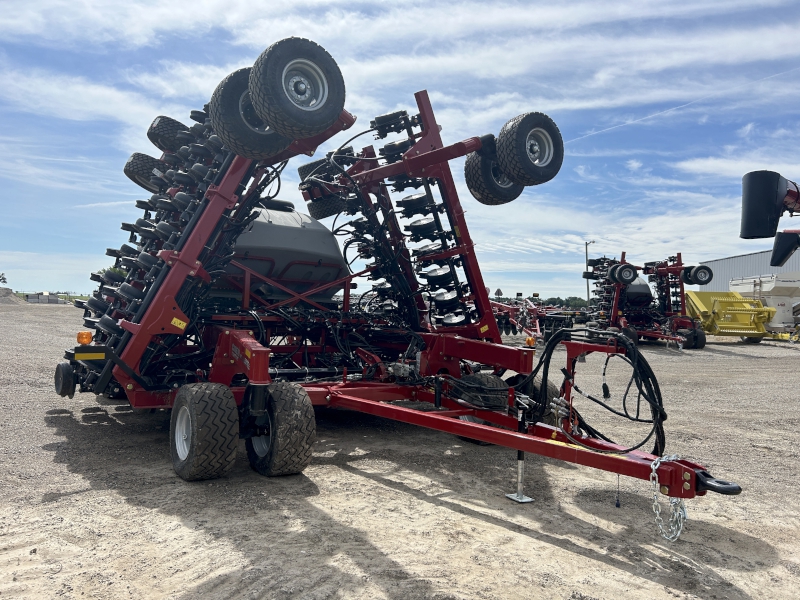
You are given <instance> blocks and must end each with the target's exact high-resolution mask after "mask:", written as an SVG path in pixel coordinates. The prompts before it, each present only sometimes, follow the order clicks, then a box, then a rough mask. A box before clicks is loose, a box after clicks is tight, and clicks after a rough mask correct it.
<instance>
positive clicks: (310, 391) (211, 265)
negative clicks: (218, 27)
mask: <svg viewBox="0 0 800 600" xmlns="http://www.w3.org/2000/svg"><path fill="white" fill-rule="evenodd" d="M344 97H345V91H344V82H343V81H342V78H341V74H340V72H339V69H338V66H337V65H336V63H335V62H334V60H333V59H332V58H331V57H330V56H329V55H328V54H327V52H325V50H323V49H322V48H320V47H319V46H317V45H316V44H314V43H313V42H309V41H307V40H302V39H298V38H290V39H287V40H282V41H280V42H277V43H276V44H274V45H273V46H271V47H270V48H268V49H267V50H266V51H265V52H264V53H263V54H262V55H261V56H260V57H259V59H258V60H257V61H256V63H255V64H254V66H253V67H252V69H251V68H247V69H240V70H239V71H236V72H234V73H232V74H231V75H229V76H228V77H227V78H225V79H224V80H223V81H222V82H221V83H220V85H219V86H218V87H217V89H216V90H215V92H214V94H213V96H212V99H211V102H210V103H209V104H208V105H207V106H206V107H205V108H204V110H202V111H193V112H192V115H191V117H192V119H193V120H194V121H196V123H195V124H194V125H192V126H191V127H187V126H185V125H183V124H181V123H180V122H178V121H175V120H173V119H169V118H168V117H159V118H157V119H156V120H155V121H154V122H153V124H152V125H151V127H150V130H149V131H148V137H150V139H151V140H152V141H153V142H154V143H155V144H156V146H158V147H159V148H160V149H161V150H162V151H163V155H162V156H161V158H160V159H155V158H151V157H147V156H146V155H142V154H134V155H133V156H132V157H131V159H130V160H129V161H128V164H127V165H126V168H125V172H126V174H127V175H128V176H129V177H130V178H131V179H132V180H133V181H135V182H136V183H138V184H139V185H140V186H142V187H143V188H145V189H147V190H148V191H150V192H152V196H151V197H150V198H149V199H148V200H140V201H137V206H139V207H140V208H142V209H143V210H144V217H143V218H141V219H139V220H137V221H136V222H135V223H128V224H123V229H124V230H126V231H129V232H130V239H129V242H128V244H124V245H123V246H122V247H121V248H120V249H119V250H117V249H110V250H109V251H108V254H109V255H110V256H112V257H114V258H115V265H114V268H113V269H107V270H105V271H103V272H101V273H95V274H93V275H92V278H93V279H95V280H96V281H98V283H99V287H98V290H97V291H96V292H95V293H94V294H93V296H92V297H91V298H90V299H89V300H87V301H86V302H83V303H80V304H79V306H80V307H81V308H83V309H84V311H85V312H84V324H85V326H86V328H87V331H83V332H81V333H80V334H79V343H80V344H79V345H78V346H76V347H75V348H74V349H71V350H68V351H67V352H66V356H65V358H66V359H67V361H66V362H63V363H61V364H59V365H58V367H57V369H56V376H55V384H56V391H57V392H58V393H59V394H61V395H62V396H69V397H72V396H73V394H74V393H75V392H76V390H77V391H81V392H93V393H95V394H105V395H107V396H111V397H120V398H121V397H125V398H127V400H128V401H129V402H130V404H131V406H133V407H134V408H150V409H171V423H170V440H171V442H170V443H171V451H172V460H173V466H174V468H175V470H176V472H177V473H178V474H179V475H180V476H181V477H182V478H184V479H187V480H198V479H208V478H213V477H219V476H222V475H224V474H225V473H227V472H228V470H229V469H230V468H231V466H232V464H233V461H234V460H235V456H236V446H237V443H238V440H239V439H244V440H245V441H246V447H247V454H248V458H249V461H250V464H251V466H252V467H253V468H254V469H255V470H256V471H258V472H259V473H262V474H264V475H284V474H291V473H298V472H300V471H302V470H303V469H304V468H305V467H306V466H307V465H308V464H309V462H310V460H311V455H312V451H311V449H312V446H313V443H314V440H315V431H316V425H315V416H314V410H313V407H314V406H325V407H334V408H343V409H349V410H355V411H360V412H364V413H369V414H372V415H378V416H381V417H385V418H389V419H394V420H397V421H403V422H407V423H414V424H417V425H420V426H422V427H428V428H430V429H435V430H439V431H444V432H448V433H452V434H455V435H459V436H462V437H465V438H468V439H471V440H477V441H482V442H489V443H493V444H498V445H502V446H506V447H508V448H512V449H515V450H517V452H518V458H519V465H520V469H519V486H520V487H519V489H518V492H517V493H516V494H511V495H510V497H512V498H513V499H515V500H519V501H524V500H525V497H524V496H523V495H522V491H521V485H522V465H523V464H524V463H523V459H524V453H534V454H538V455H543V456H549V457H552V458H557V459H560V460H565V461H569V462H573V463H577V464H582V465H587V466H591V467H594V468H598V469H603V470H606V471H610V472H613V473H618V474H622V475H627V476H631V477H636V478H639V479H644V480H648V481H650V482H652V485H653V486H654V488H655V489H656V490H657V491H660V492H661V493H663V494H666V495H668V496H670V497H671V499H672V500H671V502H672V504H671V508H672V514H671V518H670V522H669V525H666V526H665V529H662V532H664V531H666V535H667V536H668V537H670V538H671V539H674V538H675V537H677V535H678V534H679V533H680V528H681V525H682V518H683V517H682V515H683V508H682V506H683V505H682V502H683V499H686V498H693V497H695V496H698V495H704V494H705V493H706V492H707V491H716V492H719V493H723V494H736V493H739V491H740V488H739V486H737V485H736V484H732V483H728V482H724V481H720V480H716V479H714V478H713V477H711V476H710V475H709V474H708V473H707V471H706V470H705V468H704V467H703V466H702V465H699V464H696V463H693V462H690V461H686V460H679V459H677V458H674V457H670V458H661V455H662V454H663V452H664V444H665V440H664V431H663V421H664V419H665V418H666V413H665V411H664V407H663V405H662V400H661V397H660V392H659V391H658V386H657V384H656V381H655V376H654V374H653V373H652V371H651V370H650V368H649V366H648V365H647V363H646V361H645V360H644V358H643V357H642V356H641V354H639V353H638V352H637V350H636V347H635V346H634V345H633V344H631V343H630V342H629V341H628V340H627V338H625V337H624V336H621V335H617V334H614V333H610V334H605V333H600V334H598V336H597V337H596V338H595V339H591V340H590V339H588V338H587V337H586V336H585V335H583V334H582V333H580V332H579V331H578V330H568V329H562V330H559V331H557V332H556V333H555V334H554V335H553V336H552V337H551V338H550V340H549V341H548V343H547V344H546V345H545V348H544V350H543V352H542V356H541V357H540V358H539V360H538V361H537V360H534V350H533V349H531V348H511V347H507V346H503V345H502V344H501V338H500V331H499V329H498V325H497V321H496V319H495V315H494V312H493V309H492V304H491V302H490V300H489V297H488V294H487V293H486V288H485V286H484V282H483V278H482V275H481V271H480V268H479V266H478V263H477V261H476V258H475V252H474V245H473V243H472V240H471V238H470V234H469V229H468V227H467V223H466V221H465V219H464V210H463V209H462V206H461V203H460V201H459V198H458V195H457V193H456V186H455V183H454V180H453V175H452V173H451V171H450V166H449V161H450V160H452V159H455V158H458V157H463V156H466V157H467V158H466V167H465V176H466V180H467V185H468V187H469V189H470V191H471V192H472V194H473V195H474V196H475V197H476V198H477V199H478V200H479V201H481V202H483V203H486V204H502V203H505V202H508V201H510V200H513V199H514V198H516V197H517V196H519V195H520V194H521V192H522V190H523V189H524V186H526V185H536V184H541V183H545V182H547V181H549V180H550V179H552V178H553V177H554V176H555V175H556V173H557V172H558V170H559V168H560V166H561V161H562V156H563V144H562V140H561V135H560V133H559V131H558V128H557V127H556V126H555V124H554V123H553V122H552V121H551V120H550V119H549V118H548V117H547V116H546V115H543V114H541V113H527V114H525V115H521V116H519V117H516V118H515V119H512V120H511V121H509V122H508V123H507V124H506V125H505V126H504V127H503V129H502V130H501V132H500V134H499V135H498V136H497V137H496V138H495V136H493V135H485V136H482V137H472V138H468V139H466V140H463V141H460V142H456V143H454V144H449V145H448V144H445V143H444V142H443V140H442V138H441V135H440V131H441V127H440V126H439V125H438V123H437V122H436V119H435V117H434V114H433V110H432V108H431V104H430V101H429V99H428V94H427V93H426V92H424V91H422V92H418V93H417V94H415V99H416V104H417V111H418V112H417V113H416V114H411V115H409V114H408V113H406V112H405V111H400V112H396V113H392V114H389V115H383V116H381V117H376V118H375V119H374V120H373V121H372V122H371V123H370V127H369V129H367V130H366V131H364V132H362V133H361V134H359V135H364V134H367V133H371V134H373V135H374V137H375V138H376V139H385V138H386V137H387V136H389V135H391V134H394V135H396V136H398V137H399V139H398V140H397V141H393V142H389V143H386V144H385V145H383V146H382V147H381V148H379V149H378V150H377V151H376V150H375V148H373V146H371V145H370V146H366V147H364V148H362V149H361V150H360V151H354V150H353V149H352V148H348V147H344V146H345V144H347V143H350V142H351V141H353V140H354V139H356V138H357V137H358V135H357V136H354V137H353V138H351V139H350V140H348V142H346V143H345V144H343V145H342V147H340V148H338V149H337V150H335V151H333V152H331V153H329V154H328V156H327V157H326V158H325V159H322V160H318V161H315V162H313V163H311V164H310V165H303V166H302V167H301V168H300V170H299V172H300V175H301V179H302V183H301V185H300V189H301V191H302V193H303V196H304V198H305V199H306V200H307V201H308V202H309V204H308V207H309V212H310V213H311V214H312V215H315V216H317V217H318V218H324V217H326V216H331V215H333V214H345V215H349V216H351V217H356V218H352V219H350V220H347V221H346V222H344V223H343V224H342V225H340V226H339V227H338V228H335V229H334V230H333V231H331V230H329V229H328V228H326V227H325V226H324V225H322V224H320V223H319V222H318V221H317V220H315V219H313V218H310V217H308V216H306V215H303V214H301V213H298V212H296V211H295V210H294V208H293V205H292V204H291V203H289V202H285V201H281V200H277V199H276V198H275V196H276V194H277V190H278V189H279V184H280V175H281V173H282V171H283V169H284V168H285V166H286V164H287V161H288V160H289V159H291V158H293V157H294V156H297V155H299V154H308V155H311V154H313V152H314V150H315V149H316V148H317V147H318V146H319V145H320V144H322V143H324V142H326V141H327V140H329V139H330V138H331V137H333V136H334V135H335V134H337V133H339V132H341V131H343V130H346V129H348V128H349V127H350V126H352V124H353V123H354V121H355V118H354V117H353V116H351V115H350V114H349V113H348V112H347V111H345V110H344V108H343V106H344ZM407 188H414V189H415V190H418V191H417V192H416V193H413V194H411V195H408V196H406V197H404V198H402V199H399V200H395V199H393V198H392V194H391V191H394V192H398V191H402V190H405V189H407ZM335 236H340V237H343V238H345V241H344V243H343V252H342V251H341V250H340V249H339V245H338V244H337V240H336V237H335ZM348 252H356V253H357V256H358V257H361V258H362V259H365V260H368V261H370V262H369V263H367V264H366V266H365V267H364V268H363V269H361V270H360V271H358V272H355V273H354V272H351V271H350V269H349V264H350V263H352V262H353V259H348ZM356 277H366V278H368V279H369V280H370V281H371V282H372V287H371V289H369V290H368V291H366V292H364V293H362V294H361V295H360V296H359V297H358V298H355V297H351V289H352V288H353V287H354V284H353V280H354V279H355V278H356ZM338 292H341V293H342V296H341V299H340V298H339V297H338V296H336V294H337V293H338ZM561 344H563V345H564V346H565V347H566V349H567V365H566V368H565V369H564V370H563V372H564V373H565V378H564V380H563V383H562V385H561V388H560V389H559V388H557V387H556V386H553V385H542V384H541V382H547V381H548V372H549V370H550V359H551V357H552V355H553V351H554V350H555V348H556V347H557V346H559V345H561ZM593 352H598V353H603V354H607V355H624V356H625V357H626V358H627V360H628V361H630V363H631V364H632V365H633V374H632V376H631V377H632V382H633V383H635V386H634V388H633V389H634V390H635V392H637V393H638V400H637V401H636V402H635V404H638V405H639V406H640V407H641V408H642V410H643V411H644V413H647V414H648V415H649V417H648V418H645V417H644V416H641V415H638V413H637V418H636V419H635V420H637V421H638V422H640V423H641V422H645V423H648V424H649V425H648V427H649V428H650V434H649V435H647V437H646V438H645V439H644V441H642V442H641V443H639V444H637V445H636V446H634V447H632V448H624V447H622V446H621V445H619V444H616V443H614V442H612V441H611V440H610V439H609V438H608V437H607V436H605V435H603V434H601V433H600V432H598V431H597V430H596V429H594V428H592V427H591V426H590V425H589V424H588V423H586V422H585V420H584V419H583V417H582V416H581V415H580V413H579V412H578V411H577V409H576V407H575V405H574V399H575V398H577V397H583V396H581V394H584V395H585V393H584V392H580V394H579V393H578V390H580V388H578V384H577V382H576V375H575V365H576V361H577V358H578V357H579V356H580V355H585V354H588V353H593ZM556 372H559V371H558V369H556ZM506 373H508V374H509V375H511V377H509V378H508V379H506V380H503V379H502V378H501V376H502V375H503V374H506ZM587 397H589V398H590V399H592V398H591V397H590V396H587ZM593 400H595V401H598V400H597V399H593ZM397 401H403V402H402V403H403V405H402V406H401V405H398V403H397ZM600 402H601V401H600ZM629 402H632V401H631V400H629ZM415 403H416V404H415ZM601 403H602V402H601ZM409 404H411V405H412V406H414V405H418V406H420V407H421V408H427V410H424V411H423V410H416V409H413V408H410V407H409ZM644 413H643V414H644ZM628 418H630V419H632V420H634V419H633V417H631V416H630V415H629V416H628ZM547 422H549V423H551V424H549V425H548V424H547ZM651 440H652V442H653V444H654V448H653V452H652V453H646V452H644V451H642V450H640V448H641V447H643V446H644V444H646V443H649V442H650V441H651Z"/></svg>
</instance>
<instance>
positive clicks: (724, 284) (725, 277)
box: [692, 250, 800, 292]
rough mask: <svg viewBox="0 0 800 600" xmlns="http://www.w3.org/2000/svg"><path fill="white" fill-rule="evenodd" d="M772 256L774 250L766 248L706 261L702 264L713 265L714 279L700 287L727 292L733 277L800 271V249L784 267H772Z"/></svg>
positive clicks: (706, 289) (710, 290)
mask: <svg viewBox="0 0 800 600" xmlns="http://www.w3.org/2000/svg"><path fill="white" fill-rule="evenodd" d="M771 256H772V250H765V251H764V252H753V253H751V254H740V255H738V256H730V257H728V258H719V259H717V260H707V261H704V262H702V263H700V264H701V265H707V266H709V267H711V270H712V271H713V272H714V279H713V280H712V281H711V283H709V284H708V285H706V286H703V287H702V288H700V289H701V290H702V291H708V292H727V291H729V289H728V284H729V283H730V281H731V279H738V278H740V277H752V276H754V275H771V274H776V273H789V272H792V271H800V250H798V251H797V252H795V253H794V254H793V255H792V256H791V258H789V260H787V261H786V264H785V265H783V266H782V267H770V266H769V259H770V257H771ZM692 289H694V288H692Z"/></svg>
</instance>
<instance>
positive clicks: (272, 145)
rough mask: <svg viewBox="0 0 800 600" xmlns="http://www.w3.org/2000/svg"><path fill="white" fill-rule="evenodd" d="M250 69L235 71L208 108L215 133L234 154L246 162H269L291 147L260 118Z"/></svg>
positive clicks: (224, 82) (217, 90)
mask: <svg viewBox="0 0 800 600" xmlns="http://www.w3.org/2000/svg"><path fill="white" fill-rule="evenodd" d="M249 81H250V67H245V68H243V69H239V70H237V71H234V72H233V73H231V74H230V75H228V76H227V77H226V78H225V79H223V80H222V81H221V82H220V84H219V85H218V86H217V89H215V90H214V94H213V95H212V96H211V103H210V104H209V111H210V114H211V124H212V125H213V127H214V133H215V134H216V135H217V136H218V137H219V139H220V140H222V143H223V144H225V145H226V146H227V147H228V148H229V149H230V150H231V151H233V152H234V153H235V154H238V155H239V156H242V157H244V158H250V159H252V160H262V159H265V158H270V157H272V156H275V155H276V154H278V152H281V151H283V150H285V149H286V148H288V147H289V144H291V143H292V140H291V139H290V138H286V137H284V136H282V135H280V134H278V133H276V132H275V130H274V129H272V128H271V127H269V126H268V125H267V123H265V122H264V120H263V119H262V118H261V117H260V116H259V115H258V113H257V112H256V111H255V109H254V107H253V104H252V102H251V97H250V92H249V91H248V87H247V86H248V82H249Z"/></svg>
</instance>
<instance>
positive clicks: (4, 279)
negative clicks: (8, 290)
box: [0, 273, 8, 283]
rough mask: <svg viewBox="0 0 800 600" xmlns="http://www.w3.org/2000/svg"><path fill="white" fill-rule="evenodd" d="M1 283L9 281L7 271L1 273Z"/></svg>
mask: <svg viewBox="0 0 800 600" xmlns="http://www.w3.org/2000/svg"><path fill="white" fill-rule="evenodd" d="M0 283H8V279H6V274H5V273H0Z"/></svg>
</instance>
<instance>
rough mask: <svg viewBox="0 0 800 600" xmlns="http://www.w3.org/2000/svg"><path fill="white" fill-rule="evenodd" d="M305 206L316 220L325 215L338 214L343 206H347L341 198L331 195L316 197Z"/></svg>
mask: <svg viewBox="0 0 800 600" xmlns="http://www.w3.org/2000/svg"><path fill="white" fill-rule="evenodd" d="M306 208H308V214H309V215H311V216H312V217H313V218H315V219H316V220H317V221H321V220H322V219H325V218H327V217H331V216H333V215H338V214H339V213H340V212H342V211H343V210H344V209H345V208H347V205H346V204H345V201H344V200H342V199H341V198H338V197H335V196H333V197H329V198H318V199H316V200H313V201H311V202H309V203H308V204H307V205H306Z"/></svg>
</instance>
